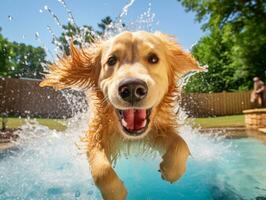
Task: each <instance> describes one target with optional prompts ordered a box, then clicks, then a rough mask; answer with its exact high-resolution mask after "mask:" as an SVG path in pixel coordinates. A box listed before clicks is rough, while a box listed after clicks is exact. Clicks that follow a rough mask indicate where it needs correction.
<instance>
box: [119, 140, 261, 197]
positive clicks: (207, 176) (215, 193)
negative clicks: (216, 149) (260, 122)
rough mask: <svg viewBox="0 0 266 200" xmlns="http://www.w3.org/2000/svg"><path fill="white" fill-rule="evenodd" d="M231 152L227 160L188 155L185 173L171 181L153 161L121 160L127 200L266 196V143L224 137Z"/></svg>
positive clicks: (120, 164) (121, 172) (121, 171)
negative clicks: (161, 175) (171, 182)
mask: <svg viewBox="0 0 266 200" xmlns="http://www.w3.org/2000/svg"><path fill="white" fill-rule="evenodd" d="M225 143H230V144H231V145H233V148H234V150H233V151H234V153H227V155H226V158H227V160H224V161H221V162H220V161H219V160H218V161H217V160H209V161H206V162H205V161H204V160H201V161H197V160H195V159H193V158H190V160H189V163H188V168H187V172H186V174H185V176H184V177H182V179H181V180H180V181H178V182H176V183H174V184H169V183H167V182H165V181H162V180H161V178H160V174H159V172H157V170H158V163H159V161H160V160H159V159H157V160H156V161H151V160H148V161H147V160H139V159H137V158H135V159H128V160H125V159H123V160H121V161H120V162H119V164H118V165H117V171H118V173H119V175H120V176H121V178H122V179H123V180H124V182H125V185H126V186H127V188H128V190H129V198H128V199H154V200H155V199H158V200H159V199H160V200H163V199H165V200H166V199H184V200H186V199H187V200H191V199H205V200H207V199H230V200H231V199H266V145H264V144H262V143H261V142H260V141H257V140H255V139H251V138H242V139H233V140H225Z"/></svg>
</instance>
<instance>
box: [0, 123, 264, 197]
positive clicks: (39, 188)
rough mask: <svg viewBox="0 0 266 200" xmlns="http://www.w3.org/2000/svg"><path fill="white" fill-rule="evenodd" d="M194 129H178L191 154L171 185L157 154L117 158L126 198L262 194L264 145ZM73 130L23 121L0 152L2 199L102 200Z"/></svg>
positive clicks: (258, 195) (255, 141) (245, 139)
mask: <svg viewBox="0 0 266 200" xmlns="http://www.w3.org/2000/svg"><path fill="white" fill-rule="evenodd" d="M75 130H76V129H75ZM195 132H196V131H193V130H191V129H190V128H184V129H183V130H181V133H182V136H183V137H184V138H185V140H186V141H187V142H188V144H189V146H190V149H191V152H192V156H191V157H190V158H189V161H188V167H187V171H186V174H185V175H184V176H183V177H182V178H181V179H180V180H179V181H178V182H176V183H174V184H170V183H168V182H165V181H163V180H162V179H161V177H160V173H159V172H158V169H159V167H158V166H159V163H160V161H161V159H160V157H159V156H155V157H151V156H149V155H145V156H136V155H134V156H123V157H122V158H120V159H119V160H118V162H117V163H116V166H115V170H116V172H117V173H118V175H119V176H120V178H121V179H122V180H123V181H124V184H125V186H126V187H127V189H128V198H127V199H129V200H135V199H150V200H164V199H167V200H169V199H171V200H172V199H184V200H186V199H189V200H191V199H204V200H208V199H230V200H231V199H233V200H234V199H266V145H265V144H263V143H262V142H260V141H258V140H256V139H252V138H241V139H225V138H221V137H216V136H215V137H214V136H208V135H199V134H197V133H195ZM33 133H34V134H33ZM71 133H73V130H70V131H66V132H65V133H58V132H56V131H51V130H49V129H48V128H46V127H44V126H40V125H34V126H33V125H27V126H26V125H25V127H23V128H22V133H20V134H21V135H23V137H22V138H21V139H20V140H21V141H19V142H18V144H17V146H16V148H13V149H10V150H5V151H3V150H2V151H0V200H7V199H17V200H20V199H21V200H22V199H23V200H30V199H34V200H35V199H36V200H42V199H44V200H48V199H49V200H53V199H54V200H61V199H64V200H66V199H77V200H78V199H84V200H85V199H101V196H100V193H99V191H98V189H97V188H96V186H95V185H94V184H93V181H92V178H91V175H90V171H89V167H88V163H87V161H86V156H85V151H84V150H83V149H81V150H79V149H78V148H77V147H76V145H75V142H77V141H78V137H76V136H75V137H74V136H73V134H71Z"/></svg>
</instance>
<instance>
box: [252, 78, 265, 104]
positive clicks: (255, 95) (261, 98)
mask: <svg viewBox="0 0 266 200" xmlns="http://www.w3.org/2000/svg"><path fill="white" fill-rule="evenodd" d="M253 82H254V88H253V91H252V92H251V98H250V101H251V102H252V103H258V104H259V106H260V107H265V106H266V105H265V101H266V96H265V86H264V83H263V81H261V80H260V79H259V78H258V77H254V78H253Z"/></svg>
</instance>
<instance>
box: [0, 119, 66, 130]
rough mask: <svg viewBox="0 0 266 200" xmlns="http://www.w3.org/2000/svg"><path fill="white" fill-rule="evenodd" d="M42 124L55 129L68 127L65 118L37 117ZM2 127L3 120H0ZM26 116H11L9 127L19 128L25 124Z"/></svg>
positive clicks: (8, 122)
mask: <svg viewBox="0 0 266 200" xmlns="http://www.w3.org/2000/svg"><path fill="white" fill-rule="evenodd" d="M36 120H37V121H38V122H39V123H40V124H41V125H43V126H47V127H49V128H50V129H55V130H58V131H64V130H65V129H66V126H65V125H64V120H58V119H42V118H37V119H36ZM0 122H1V123H0V128H2V120H0ZM25 123H26V121H25V118H16V117H9V118H8V121H7V128H11V129H14V128H19V127H20V126H22V125H23V124H25Z"/></svg>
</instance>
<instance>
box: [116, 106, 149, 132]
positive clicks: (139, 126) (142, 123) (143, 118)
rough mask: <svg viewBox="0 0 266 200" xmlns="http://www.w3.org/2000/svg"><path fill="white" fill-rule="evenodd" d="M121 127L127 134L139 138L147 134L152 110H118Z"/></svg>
mask: <svg viewBox="0 0 266 200" xmlns="http://www.w3.org/2000/svg"><path fill="white" fill-rule="evenodd" d="M117 112H118V116H119V119H120V123H121V126H122V127H123V130H124V132H125V133H126V134H128V135H130V136H139V135H141V134H142V133H144V132H145V130H146V129H147V127H148V125H149V122H150V119H149V117H150V114H151V109H133V108H132V109H127V110H117Z"/></svg>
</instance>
